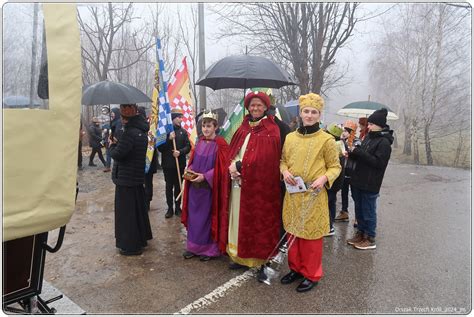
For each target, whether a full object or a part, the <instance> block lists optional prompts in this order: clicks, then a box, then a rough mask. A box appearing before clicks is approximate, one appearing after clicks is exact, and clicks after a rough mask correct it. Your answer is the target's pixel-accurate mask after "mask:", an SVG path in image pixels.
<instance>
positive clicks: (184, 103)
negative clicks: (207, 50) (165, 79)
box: [168, 57, 197, 146]
mask: <svg viewBox="0 0 474 317" xmlns="http://www.w3.org/2000/svg"><path fill="white" fill-rule="evenodd" d="M168 98H169V100H170V106H171V109H174V108H178V107H179V108H181V109H182V110H183V112H184V117H183V122H182V123H181V126H182V127H183V128H184V129H185V130H186V131H187V132H188V136H189V140H190V141H191V144H192V146H194V144H195V142H196V138H197V131H196V127H195V120H194V118H195V111H194V109H195V107H194V105H193V101H194V99H193V97H192V92H191V87H190V80H189V74H188V66H187V64H186V57H185V58H183V61H182V63H181V66H180V67H179V69H178V70H177V71H176V73H175V74H174V76H173V77H172V78H171V80H170V83H169V84H168Z"/></svg>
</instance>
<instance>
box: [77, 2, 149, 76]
mask: <svg viewBox="0 0 474 317" xmlns="http://www.w3.org/2000/svg"><path fill="white" fill-rule="evenodd" d="M87 9H88V13H89V14H88V16H87V18H86V17H83V15H84V13H79V14H78V20H79V25H80V28H81V35H82V43H83V46H82V58H83V60H84V64H86V65H87V64H89V65H87V66H90V68H89V67H87V66H86V68H85V69H86V70H88V69H89V70H90V69H93V70H94V72H95V74H94V75H95V76H93V77H94V78H95V79H96V80H98V81H102V80H105V79H107V78H109V77H110V76H111V72H115V77H117V78H119V79H121V78H122V77H123V73H122V72H121V71H122V70H123V69H126V68H129V67H131V66H132V65H134V64H136V63H138V62H139V61H140V60H141V59H142V57H143V56H144V55H145V54H146V52H147V51H148V49H150V48H151V47H153V45H154V42H153V39H152V38H151V37H149V36H146V35H143V32H140V31H139V30H133V31H132V30H131V29H130V23H131V22H132V20H134V19H136V18H134V17H133V4H132V3H129V4H127V5H126V6H125V7H124V5H123V4H112V3H108V4H107V5H91V6H88V7H87ZM120 36H121V38H120ZM145 36H146V38H144V37H145ZM90 77H92V76H91V75H87V76H86V77H85V78H84V79H89V78H90Z"/></svg>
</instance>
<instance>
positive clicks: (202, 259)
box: [199, 255, 211, 262]
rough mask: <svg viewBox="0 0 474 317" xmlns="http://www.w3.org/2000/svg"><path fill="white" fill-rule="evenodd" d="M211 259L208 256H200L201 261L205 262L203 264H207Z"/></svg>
mask: <svg viewBox="0 0 474 317" xmlns="http://www.w3.org/2000/svg"><path fill="white" fill-rule="evenodd" d="M210 259H211V257H210V256H207V255H200V256H199V261H203V262H207V261H209V260H210Z"/></svg>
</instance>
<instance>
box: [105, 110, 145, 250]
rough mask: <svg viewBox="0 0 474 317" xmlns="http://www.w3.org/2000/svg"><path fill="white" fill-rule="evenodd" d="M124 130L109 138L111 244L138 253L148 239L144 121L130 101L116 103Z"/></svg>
mask: <svg viewBox="0 0 474 317" xmlns="http://www.w3.org/2000/svg"><path fill="white" fill-rule="evenodd" d="M120 115H121V117H122V123H123V127H124V132H123V134H122V135H121V137H120V140H119V141H118V142H117V139H116V138H114V139H110V141H109V142H110V156H112V158H113V159H114V165H113V169H112V181H113V182H114V184H115V244H116V247H117V248H119V249H120V254H122V255H139V254H141V253H142V248H143V247H145V246H146V245H147V240H150V239H152V233H151V227H150V220H149V218H148V213H147V212H146V209H145V190H144V188H143V183H144V181H145V155H146V148H147V143H148V137H147V132H148V129H149V126H148V123H147V122H146V121H145V120H143V118H142V117H141V116H138V115H137V106H136V105H134V104H131V105H130V104H123V105H120Z"/></svg>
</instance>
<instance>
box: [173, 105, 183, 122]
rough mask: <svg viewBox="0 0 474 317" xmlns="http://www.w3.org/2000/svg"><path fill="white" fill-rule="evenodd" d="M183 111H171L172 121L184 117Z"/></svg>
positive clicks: (177, 108)
mask: <svg viewBox="0 0 474 317" xmlns="http://www.w3.org/2000/svg"><path fill="white" fill-rule="evenodd" d="M183 114H184V113H183V110H182V109H181V108H179V107H176V108H173V109H171V120H174V119H175V118H178V117H182V116H183Z"/></svg>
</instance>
